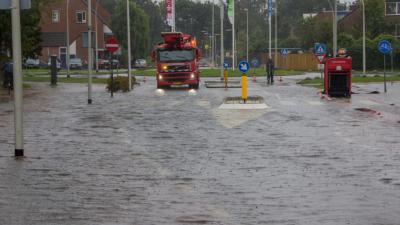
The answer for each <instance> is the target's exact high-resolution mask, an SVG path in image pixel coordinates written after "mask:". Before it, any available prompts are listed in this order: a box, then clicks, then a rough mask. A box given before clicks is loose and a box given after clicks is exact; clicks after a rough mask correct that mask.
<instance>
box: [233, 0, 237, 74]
mask: <svg viewBox="0 0 400 225" xmlns="http://www.w3.org/2000/svg"><path fill="white" fill-rule="evenodd" d="M232 1H233V3H232V11H233V17H232V70H235V62H236V61H235V50H236V49H235V0H232Z"/></svg>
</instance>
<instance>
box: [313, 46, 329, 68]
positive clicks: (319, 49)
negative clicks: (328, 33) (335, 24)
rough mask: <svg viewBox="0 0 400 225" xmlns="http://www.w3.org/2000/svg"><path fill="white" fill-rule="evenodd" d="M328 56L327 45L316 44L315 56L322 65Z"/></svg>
mask: <svg viewBox="0 0 400 225" xmlns="http://www.w3.org/2000/svg"><path fill="white" fill-rule="evenodd" d="M326 54H327V48H326V44H321V43H316V44H315V45H314V55H315V57H317V59H318V61H319V63H320V64H322V63H323V62H324V61H325V58H326Z"/></svg>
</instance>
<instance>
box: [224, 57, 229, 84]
mask: <svg viewBox="0 0 400 225" xmlns="http://www.w3.org/2000/svg"><path fill="white" fill-rule="evenodd" d="M224 68H225V69H224V83H225V89H227V88H228V68H229V63H227V62H224Z"/></svg>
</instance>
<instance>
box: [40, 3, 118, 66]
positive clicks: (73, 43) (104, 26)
mask: <svg viewBox="0 0 400 225" xmlns="http://www.w3.org/2000/svg"><path fill="white" fill-rule="evenodd" d="M91 1H92V13H91V16H92V25H93V28H92V32H93V36H92V37H93V48H95V46H96V33H97V43H98V46H97V48H98V55H99V58H103V57H104V54H105V49H104V42H105V39H106V37H107V36H108V35H111V34H112V31H111V29H110V28H109V24H110V21H111V15H110V13H109V12H108V11H107V10H106V9H105V8H104V7H103V6H102V5H101V4H100V3H97V0H91ZM87 14H88V11H87V0H69V7H68V20H69V21H68V22H69V23H68V24H69V43H68V45H67V0H59V1H56V2H55V3H51V4H48V5H47V6H46V8H45V9H43V10H41V20H40V27H41V31H42V44H41V46H42V56H41V57H40V60H41V61H43V62H48V60H49V57H50V56H51V55H57V57H58V58H59V59H60V60H61V62H62V65H63V66H65V65H66V58H67V46H69V50H70V56H71V58H81V59H82V60H83V61H84V62H87V60H88V49H87V45H88V38H87V36H88V35H87V34H88V33H87V30H88V25H87V18H88V16H87ZM94 51H95V50H94Z"/></svg>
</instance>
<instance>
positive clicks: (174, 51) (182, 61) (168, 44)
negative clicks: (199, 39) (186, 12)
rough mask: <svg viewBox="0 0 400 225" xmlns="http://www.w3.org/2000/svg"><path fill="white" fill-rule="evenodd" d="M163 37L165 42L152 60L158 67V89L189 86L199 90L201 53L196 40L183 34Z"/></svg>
mask: <svg viewBox="0 0 400 225" xmlns="http://www.w3.org/2000/svg"><path fill="white" fill-rule="evenodd" d="M161 36H162V37H163V39H164V42H163V43H160V44H158V45H157V46H156V47H155V49H154V50H153V52H152V59H153V61H155V62H156V65H157V74H156V78H157V88H164V87H169V86H171V85H189V88H193V89H198V88H199V83H200V73H199V68H198V62H199V60H200V58H201V52H200V49H198V48H197V45H196V39H194V38H192V37H191V36H190V35H188V34H183V33H181V32H163V33H161Z"/></svg>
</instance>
